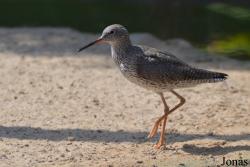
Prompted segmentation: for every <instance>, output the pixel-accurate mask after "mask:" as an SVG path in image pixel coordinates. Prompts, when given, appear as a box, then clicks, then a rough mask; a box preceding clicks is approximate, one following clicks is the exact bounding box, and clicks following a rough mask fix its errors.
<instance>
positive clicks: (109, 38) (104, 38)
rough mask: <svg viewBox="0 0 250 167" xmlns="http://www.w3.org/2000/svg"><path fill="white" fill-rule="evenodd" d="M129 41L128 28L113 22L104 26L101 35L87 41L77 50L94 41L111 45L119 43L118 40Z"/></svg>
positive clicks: (94, 42) (90, 44) (92, 43)
mask: <svg viewBox="0 0 250 167" xmlns="http://www.w3.org/2000/svg"><path fill="white" fill-rule="evenodd" d="M122 41H124V42H129V33H128V30H127V29H126V28H125V27H124V26H122V25H120V24H113V25H110V26H108V27H106V28H105V29H104V30H103V32H102V35H101V36H100V37H99V38H98V39H97V40H95V41H93V42H91V43H89V44H88V45H86V46H84V47H82V48H81V49H79V52H80V51H82V50H84V49H86V48H88V47H90V46H92V45H94V44H96V43H102V42H104V43H108V44H110V45H113V44H115V43H119V42H122Z"/></svg>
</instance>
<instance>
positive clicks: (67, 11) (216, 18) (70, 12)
mask: <svg viewBox="0 0 250 167" xmlns="http://www.w3.org/2000/svg"><path fill="white" fill-rule="evenodd" d="M249 6H250V3H249ZM112 23H120V24H123V25H126V26H127V27H128V28H129V31H130V32H150V33H152V34H154V35H156V36H158V37H160V38H161V39H169V38H184V39H186V40H188V41H190V42H192V44H194V45H195V46H198V47H202V48H209V49H207V50H208V51H213V52H219V53H222V54H225V55H229V56H232V57H234V58H239V57H240V58H242V57H244V58H249V57H250V53H249V40H248V38H249V34H250V9H249V8H247V7H246V6H244V7H242V6H235V5H229V4H226V3H206V2H204V3H201V2H200V3H197V2H195V1H194V2H192V1H188V2H187V1H184V0H183V1H181V0H177V1H164V0H162V1H148V2H147V1H142V0H141V1H135V2H134V1H132V0H131V1H128V0H121V1H115V0H109V1H103V0H95V1H88V0H35V1H34V0H1V2H0V27H17V26H18V27H20V26H30V27H40V26H50V27H71V28H74V29H77V30H79V31H83V32H93V33H96V32H100V31H101V30H102V29H103V27H105V26H107V25H109V24H112ZM239 34H240V35H239Z"/></svg>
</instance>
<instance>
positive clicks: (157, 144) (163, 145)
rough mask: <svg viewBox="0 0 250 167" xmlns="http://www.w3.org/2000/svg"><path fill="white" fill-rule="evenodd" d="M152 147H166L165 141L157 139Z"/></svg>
mask: <svg viewBox="0 0 250 167" xmlns="http://www.w3.org/2000/svg"><path fill="white" fill-rule="evenodd" d="M154 148H156V149H166V142H165V141H161V140H160V141H158V142H157V143H156V144H155V145H154Z"/></svg>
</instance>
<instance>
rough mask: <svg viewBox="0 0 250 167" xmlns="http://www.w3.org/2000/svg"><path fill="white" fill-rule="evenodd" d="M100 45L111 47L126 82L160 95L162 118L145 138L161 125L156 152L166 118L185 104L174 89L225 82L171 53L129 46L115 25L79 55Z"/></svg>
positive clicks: (162, 139) (162, 142) (220, 75)
mask: <svg viewBox="0 0 250 167" xmlns="http://www.w3.org/2000/svg"><path fill="white" fill-rule="evenodd" d="M101 41H102V42H106V43H108V44H110V45H111V55H112V58H113V59H114V61H115V63H116V65H117V66H118V68H119V69H120V71H121V73H122V74H123V75H124V76H125V77H126V78H127V79H128V80H129V81H131V82H133V83H135V84H137V85H139V86H141V87H144V88H146V89H148V90H151V91H154V92H156V93H157V94H159V95H160V97H161V100H162V102H163V104H164V115H162V116H161V117H160V118H159V119H158V120H157V121H156V122H155V125H154V127H153V129H152V130H151V132H150V133H149V135H148V137H149V138H151V137H153V136H154V135H155V134H156V133H157V130H158V127H159V125H160V124H162V130H161V136H160V140H159V141H158V142H157V144H156V148H160V147H161V146H165V136H164V133H165V125H166V120H167V117H168V115H169V114H170V113H172V112H173V111H175V110H176V109H177V108H179V107H180V106H182V105H183V104H184V103H185V99H184V98H183V97H182V96H181V95H179V94H178V93H177V92H175V91H174V89H177V88H185V87H191V86H195V85H197V84H201V83H213V82H219V81H223V80H225V79H227V74H224V73H219V72H212V71H208V70H203V69H198V68H194V67H191V66H190V65H188V64H186V63H185V62H183V61H181V60H180V59H178V58H177V57H175V56H174V55H173V54H171V53H168V52H163V51H159V50H157V49H154V48H150V47H147V46H139V45H132V44H131V41H130V39H129V34H128V31H127V29H126V28H125V27H123V26H122V25H118V24H114V25H111V26H108V27H106V28H105V29H104V31H103V33H102V36H101V37H100V38H98V39H97V40H96V41H94V42H91V43H90V44H88V45H86V46H84V47H83V48H81V49H79V51H82V50H83V49H86V48H87V47H89V46H91V45H93V44H95V43H99V42H101ZM165 91H170V92H171V93H173V94H174V95H175V96H176V97H177V98H178V99H180V102H179V104H177V105H176V106H174V107H173V108H172V109H171V110H170V108H169V107H168V105H167V103H166V101H165V99H164V96H163V92H165Z"/></svg>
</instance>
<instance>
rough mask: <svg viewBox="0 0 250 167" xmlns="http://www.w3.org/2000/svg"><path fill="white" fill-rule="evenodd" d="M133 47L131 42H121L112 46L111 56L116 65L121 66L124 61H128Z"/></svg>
mask: <svg viewBox="0 0 250 167" xmlns="http://www.w3.org/2000/svg"><path fill="white" fill-rule="evenodd" d="M131 47H133V46H132V44H131V42H130V40H129V39H128V40H126V41H119V42H115V43H112V44H111V55H112V58H113V59H114V61H115V62H116V64H118V65H119V64H120V63H121V62H122V61H123V60H124V59H128V54H127V53H128V52H129V49H130V48H131Z"/></svg>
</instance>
